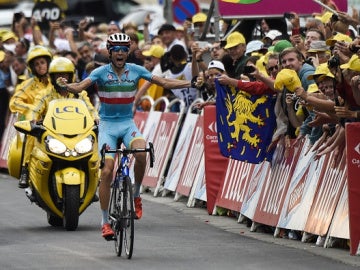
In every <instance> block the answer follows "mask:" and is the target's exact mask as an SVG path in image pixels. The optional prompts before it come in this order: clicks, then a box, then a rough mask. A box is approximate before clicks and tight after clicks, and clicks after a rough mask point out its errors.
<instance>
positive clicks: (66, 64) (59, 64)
mask: <svg viewBox="0 0 360 270" xmlns="http://www.w3.org/2000/svg"><path fill="white" fill-rule="evenodd" d="M54 73H69V74H70V78H69V82H75V65H74V64H73V62H72V61H71V60H70V59H68V58H66V57H56V58H54V59H53V60H52V61H51V63H50V67H49V74H50V77H51V80H53V79H54V78H53V76H52V75H53V74H54ZM54 80H55V79H54ZM53 84H54V85H57V84H56V83H55V81H54V82H53Z"/></svg>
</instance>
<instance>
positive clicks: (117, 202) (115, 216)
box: [109, 182, 123, 256]
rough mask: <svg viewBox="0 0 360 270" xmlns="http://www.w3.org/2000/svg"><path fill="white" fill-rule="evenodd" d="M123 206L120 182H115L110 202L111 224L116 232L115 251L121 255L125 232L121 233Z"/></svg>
mask: <svg viewBox="0 0 360 270" xmlns="http://www.w3.org/2000/svg"><path fill="white" fill-rule="evenodd" d="M121 208H122V193H121V188H120V187H119V182H115V183H113V186H112V191H111V197H110V204H109V217H110V224H111V227H112V229H113V231H114V233H115V235H114V240H115V253H116V255H117V256H121V252H122V243H123V238H122V237H123V234H122V233H121V230H122V227H121Z"/></svg>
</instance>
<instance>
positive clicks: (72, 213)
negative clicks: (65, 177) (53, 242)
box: [63, 185, 80, 231]
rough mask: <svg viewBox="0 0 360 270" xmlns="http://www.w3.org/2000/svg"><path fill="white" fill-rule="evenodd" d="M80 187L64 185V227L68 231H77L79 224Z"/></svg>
mask: <svg viewBox="0 0 360 270" xmlns="http://www.w3.org/2000/svg"><path fill="white" fill-rule="evenodd" d="M79 207H80V186H79V185H77V186H71V185H64V188H63V215H64V216H63V226H64V228H65V229H66V230H67V231H75V230H76V228H77V227H78V224H79Z"/></svg>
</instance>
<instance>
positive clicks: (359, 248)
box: [345, 123, 360, 255]
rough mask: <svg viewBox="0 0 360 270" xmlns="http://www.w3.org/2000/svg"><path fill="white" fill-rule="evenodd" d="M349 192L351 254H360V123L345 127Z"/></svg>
mask: <svg viewBox="0 0 360 270" xmlns="http://www.w3.org/2000/svg"><path fill="white" fill-rule="evenodd" d="M345 134H346V159H347V162H346V164H347V184H348V190H349V221H350V254H352V255H355V254H357V255H358V254H360V245H359V243H360V226H359V224H360V208H359V200H360V198H359V197H360V195H359V194H360V181H359V175H360V136H359V134H360V123H351V124H350V123H348V124H346V126H345Z"/></svg>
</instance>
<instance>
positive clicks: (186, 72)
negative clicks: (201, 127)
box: [165, 44, 199, 111]
mask: <svg viewBox="0 0 360 270" xmlns="http://www.w3.org/2000/svg"><path fill="white" fill-rule="evenodd" d="M169 55H170V61H171V62H172V64H173V65H172V66H171V67H170V69H169V70H168V71H166V74H165V78H170V79H177V80H191V79H192V78H193V77H194V76H197V75H198V73H199V71H198V67H197V63H196V61H195V60H194V59H193V61H192V63H188V62H187V60H186V59H187V57H188V55H187V53H186V51H185V49H184V47H183V46H181V45H179V44H177V45H174V46H172V47H171V49H170V52H169ZM170 90H171V94H173V95H174V96H175V97H177V98H179V99H181V100H182V101H184V103H185V106H186V108H189V106H190V105H191V103H192V102H193V101H194V100H195V99H197V98H198V97H199V95H198V90H197V89H196V88H194V87H188V88H177V89H170ZM169 94H170V93H169ZM169 96H170V95H169ZM170 99H171V97H170ZM174 111H179V108H174Z"/></svg>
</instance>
